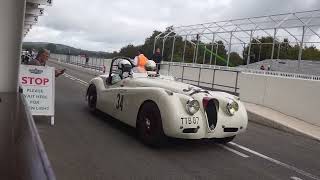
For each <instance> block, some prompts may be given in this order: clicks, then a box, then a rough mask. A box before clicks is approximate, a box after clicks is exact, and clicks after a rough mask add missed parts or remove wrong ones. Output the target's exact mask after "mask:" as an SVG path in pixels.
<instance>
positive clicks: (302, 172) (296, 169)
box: [229, 142, 320, 180]
mask: <svg viewBox="0 0 320 180" xmlns="http://www.w3.org/2000/svg"><path fill="white" fill-rule="evenodd" d="M229 144H231V145H233V146H236V147H238V148H240V149H243V150H245V151H247V152H250V153H252V154H254V155H256V156H259V157H261V158H263V159H266V160H268V161H270V162H273V163H275V164H277V165H280V166H282V167H285V168H288V169H290V170H292V171H295V172H296V173H299V174H301V175H303V176H306V177H309V178H311V179H316V180H320V178H319V177H317V176H314V175H312V174H310V173H308V172H305V171H303V170H301V169H298V168H296V167H294V166H291V165H288V164H286V163H283V162H281V161H278V160H276V159H273V158H271V157H268V156H266V155H263V154H261V153H258V152H256V151H254V150H251V149H249V148H246V147H244V146H241V145H239V144H237V143H234V142H229Z"/></svg>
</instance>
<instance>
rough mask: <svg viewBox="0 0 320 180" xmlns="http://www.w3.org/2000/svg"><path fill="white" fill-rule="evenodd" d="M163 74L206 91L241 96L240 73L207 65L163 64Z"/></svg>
mask: <svg viewBox="0 0 320 180" xmlns="http://www.w3.org/2000/svg"><path fill="white" fill-rule="evenodd" d="M160 73H161V74H168V75H171V76H174V77H175V78H176V79H177V80H179V81H181V82H185V83H188V84H193V85H196V86H199V87H202V88H205V89H211V90H219V91H225V92H228V93H231V94H234V95H239V92H240V90H239V87H238V82H239V74H240V73H241V72H240V71H237V70H233V69H227V68H226V69H224V68H214V67H213V68H212V67H209V66H205V65H199V64H197V65H193V64H186V63H184V64H177V63H172V64H171V63H162V64H161V68H160Z"/></svg>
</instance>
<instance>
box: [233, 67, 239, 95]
mask: <svg viewBox="0 0 320 180" xmlns="http://www.w3.org/2000/svg"><path fill="white" fill-rule="evenodd" d="M238 78H239V71H237V76H236V85H235V87H234V95H235V96H236V94H237V89H238Z"/></svg>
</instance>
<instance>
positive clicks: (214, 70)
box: [212, 69, 216, 89]
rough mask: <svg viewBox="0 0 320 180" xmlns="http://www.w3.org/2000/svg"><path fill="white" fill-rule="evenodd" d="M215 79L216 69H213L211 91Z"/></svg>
mask: <svg viewBox="0 0 320 180" xmlns="http://www.w3.org/2000/svg"><path fill="white" fill-rule="evenodd" d="M215 77H216V69H213V78H212V89H214V78H215Z"/></svg>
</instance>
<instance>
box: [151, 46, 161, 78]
mask: <svg viewBox="0 0 320 180" xmlns="http://www.w3.org/2000/svg"><path fill="white" fill-rule="evenodd" d="M160 52H161V51H160V48H157V49H156V52H155V53H154V54H153V55H152V60H153V61H154V62H155V63H156V64H157V74H159V71H160V64H161V61H162V55H161V53H160Z"/></svg>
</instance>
